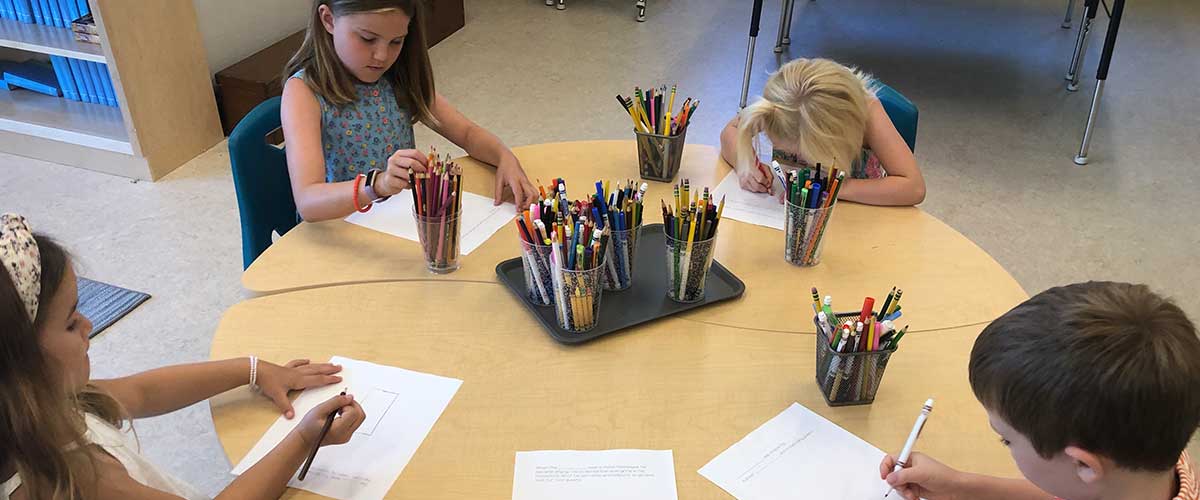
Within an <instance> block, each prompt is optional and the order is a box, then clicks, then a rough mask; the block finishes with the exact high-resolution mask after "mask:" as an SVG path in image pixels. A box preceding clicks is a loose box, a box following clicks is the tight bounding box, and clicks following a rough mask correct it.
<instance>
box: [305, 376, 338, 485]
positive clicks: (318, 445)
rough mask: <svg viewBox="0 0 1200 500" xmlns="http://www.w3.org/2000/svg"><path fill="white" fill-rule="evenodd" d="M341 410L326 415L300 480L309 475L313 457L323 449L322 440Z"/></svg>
mask: <svg viewBox="0 0 1200 500" xmlns="http://www.w3.org/2000/svg"><path fill="white" fill-rule="evenodd" d="M341 395H342V396H345V395H346V391H344V390H343V391H342V394H341ZM341 412H342V410H338V411H335V412H333V413H330V414H329V416H328V417H325V426H324V427H321V435H319V436H317V441H316V442H315V443H313V447H312V450H311V451H309V452H308V458H307V459H305V460H304V466H303V467H301V468H300V477H299V478H298V479H299V480H301V481H303V480H304V477H305V476H307V475H308V468H309V467H312V463H313V459H315V458H317V450H319V449H321V442H322V441H324V440H325V435H326V434H329V428H330V427H333V419H334V417H336V416H337V414H338V413H341Z"/></svg>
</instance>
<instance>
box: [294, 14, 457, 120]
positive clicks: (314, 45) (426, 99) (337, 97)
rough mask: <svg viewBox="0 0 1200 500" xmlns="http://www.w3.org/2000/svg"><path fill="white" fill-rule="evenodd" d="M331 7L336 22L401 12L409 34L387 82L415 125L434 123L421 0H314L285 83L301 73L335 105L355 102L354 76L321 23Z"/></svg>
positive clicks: (431, 84) (429, 67)
mask: <svg viewBox="0 0 1200 500" xmlns="http://www.w3.org/2000/svg"><path fill="white" fill-rule="evenodd" d="M322 5H325V6H328V7H329V10H330V11H331V12H333V15H334V17H337V16H343V15H346V14H354V13H360V12H379V11H384V10H392V9H399V10H400V11H401V12H404V14H405V15H407V16H408V17H409V19H410V20H409V23H408V35H407V36H405V37H404V48H403V49H401V50H400V57H399V58H397V59H396V62H395V63H393V64H392V67H390V68H388V69H387V71H386V72H385V73H384V75H383V78H386V79H388V81H389V82H390V83H391V84H392V89H393V90H394V91H395V93H396V103H397V104H399V105H400V106H401V107H404V108H407V109H408V110H409V111H410V112H411V113H412V116H413V121H414V122H418V121H419V122H422V123H425V124H427V125H428V124H436V123H437V120H436V119H435V118H434V117H433V113H432V112H431V111H430V109H432V108H433V100H434V96H435V95H437V94H435V91H434V85H433V66H432V65H430V63H429V46H428V45H427V43H426V38H425V7H424V5H423V2H422V1H421V0H315V1H314V2H313V8H312V16H311V17H310V18H309V24H308V33H307V34H305V35H304V43H303V44H301V45H300V50H299V51H297V52H296V55H294V56H292V59H291V60H290V61H288V63H287V66H286V67H285V68H284V72H283V80H284V82H285V83H286V82H287V79H288V78H291V76H292V75H294V74H296V72H297V71H300V70H304V81H305V83H307V84H308V87H309V88H311V89H312V91H313V92H314V93H316V94H317V95H319V96H321V97H322V98H324V99H325V101H326V102H328V103H330V104H332V105H334V106H344V105H346V104H349V103H351V102H353V101H354V100H355V97H356V93H355V89H354V76H353V75H351V74H350V72H349V71H348V70H347V69H346V67H345V66H344V65H342V61H341V59H338V56H337V52H336V51H335V50H334V47H333V36H332V35H330V34H329V32H327V31H325V25H324V24H322V22H321V10H320V9H321V6H322Z"/></svg>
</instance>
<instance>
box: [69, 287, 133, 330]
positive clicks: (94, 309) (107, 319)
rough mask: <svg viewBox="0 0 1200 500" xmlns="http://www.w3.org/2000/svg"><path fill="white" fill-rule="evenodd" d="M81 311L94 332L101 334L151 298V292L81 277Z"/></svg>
mask: <svg viewBox="0 0 1200 500" xmlns="http://www.w3.org/2000/svg"><path fill="white" fill-rule="evenodd" d="M77 283H78V284H79V313H80V314H82V315H84V316H85V317H87V319H88V320H90V321H91V322H92V334H91V335H89V338H91V337H95V336H97V335H100V332H102V331H104V329H105V328H108V327H109V326H112V324H113V323H116V322H117V320H119V319H121V318H123V317H124V316H125V315H126V314H129V312H130V311H133V310H134V308H136V307H137V306H139V305H141V304H142V302H145V301H146V300H148V299H149V298H150V294H148V293H143V292H138V291H134V290H130V289H128V288H121V287H119V286H115V285H110V284H108V283H101V282H99V281H94V280H90V279H87V278H82V277H81V278H79V280H78V282H77Z"/></svg>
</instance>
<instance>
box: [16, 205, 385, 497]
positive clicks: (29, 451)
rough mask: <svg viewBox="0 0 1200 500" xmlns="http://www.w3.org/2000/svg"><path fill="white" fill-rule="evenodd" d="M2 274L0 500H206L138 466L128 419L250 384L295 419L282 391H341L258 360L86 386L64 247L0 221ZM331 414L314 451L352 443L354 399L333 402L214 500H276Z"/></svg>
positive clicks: (328, 374)
mask: <svg viewBox="0 0 1200 500" xmlns="http://www.w3.org/2000/svg"><path fill="white" fill-rule="evenodd" d="M0 267H2V268H3V270H0V388H2V389H3V390H2V391H0V500H9V499H12V500H41V499H55V500H84V499H87V500H90V499H108V498H121V499H135V500H136V499H155V500H157V499H177V498H186V499H187V500H195V499H200V498H205V497H204V496H203V495H201V494H200V493H198V492H196V491H195V490H194V489H193V488H191V487H190V486H188V485H187V484H184V483H181V482H179V481H178V480H175V479H174V478H172V477H170V476H169V475H167V474H164V473H163V472H162V471H160V470H158V469H157V468H156V467H154V466H153V465H152V464H151V463H150V462H149V461H147V460H146V459H145V458H143V457H142V456H141V454H140V453H139V452H138V444H137V441H136V439H135V437H134V435H133V432H132V428H131V425H130V419H133V418H142V417H150V416H154V415H161V414H164V413H169V412H172V411H175V410H178V409H180V408H183V407H186V406H190V405H192V404H194V403H197V402H199V401H203V400H205V399H207V398H209V397H211V396H214V395H216V394H219V393H222V392H225V391H227V390H230V389H233V388H235V387H240V386H244V385H246V384H247V383H251V384H252V385H257V388H258V389H259V390H261V392H262V393H263V394H264V395H266V396H267V397H269V398H270V399H271V400H272V401H274V403H275V405H276V406H278V407H279V409H280V411H281V412H283V413H284V415H285V416H287V417H288V418H292V416H293V410H292V406H291V403H290V402H289V401H288V392H289V391H293V390H302V389H305V388H308V387H317V386H324V385H328V384H332V383H336V382H339V381H340V377H338V376H337V375H335V374H336V373H337V372H338V371H339V370H340V369H341V368H340V367H337V366H333V365H328V364H310V363H308V362H307V361H305V360H298V361H292V362H291V363H288V364H287V365H286V366H276V365H273V364H271V363H267V362H265V361H263V362H258V361H257V360H256V359H253V358H250V359H247V358H241V359H230V360H225V361H215V362H209V363H196V364H191V365H180V366H172V367H167V368H160V369H157V370H151V371H148V372H144V373H139V374H136V375H131V376H128V377H124V378H118V379H112V380H90V374H91V367H90V366H89V360H88V354H87V351H88V345H89V340H88V334H89V333H90V332H91V330H92V324H91V322H89V321H88V319H87V318H85V317H83V316H82V315H80V314H79V311H77V310H76V306H77V305H78V302H79V301H78V295H77V288H76V284H75V272H74V270H72V268H71V262H70V259H69V258H68V256H67V254H66V253H65V252H64V250H63V249H62V247H60V246H59V245H58V244H57V243H55V242H54V241H52V240H50V239H48V238H46V237H45V236H41V235H35V234H34V233H32V232H30V230H29V226H28V225H27V224H26V222H25V220H24V218H22V217H20V216H16V215H12V214H4V215H0ZM338 411H341V412H342V413H341V416H340V417H338V418H336V419H335V420H334V424H333V427H332V428H331V429H330V431H329V433H328V434H327V435H326V437H325V440H324V441H322V443H321V444H322V445H334V444H342V443H345V442H347V441H349V440H350V436H351V435H353V433H354V430H355V429H356V428H358V426H359V424H361V423H362V421H363V418H364V415H363V411H362V408H361V407H360V406H359V405H358V403H356V402H354V399H353V397H352V396H341V397H337V398H333V399H330V400H329V401H326V402H325V403H323V404H322V405H320V406H317V407H316V408H314V409H313V410H312V411H311V412H309V414H308V415H305V416H304V417H303V419H302V420H301V423H300V425H298V426H297V427H296V430H295V431H293V432H292V434H291V435H289V436H288V438H287V439H285V440H284V441H283V442H282V443H280V444H279V446H277V447H276V448H275V449H274V450H272V451H271V453H270V455H268V456H267V458H266V459H264V460H262V461H260V462H259V463H258V464H257V465H255V466H254V467H253V468H252V469H250V470H249V471H247V472H246V473H245V474H243V475H242V476H240V477H238V478H237V479H235V480H234V481H233V483H231V484H230V485H229V487H227V488H226V489H225V490H224V491H223V492H222V493H221V494H220V495H219V496H218V497H217V498H238V499H268V498H279V496H280V495H281V494H283V492H284V489H285V488H286V487H287V483H288V480H289V479H290V478H291V477H292V475H293V474H294V473H295V472H296V470H297V469H298V468H299V467H300V464H301V463H302V462H303V461H304V459H305V458H306V457H307V455H308V452H309V450H310V449H311V448H312V445H313V443H314V441H316V440H317V439H318V436H320V434H321V429H322V427H323V426H324V423H325V419H326V417H327V416H328V415H330V414H333V413H335V412H338Z"/></svg>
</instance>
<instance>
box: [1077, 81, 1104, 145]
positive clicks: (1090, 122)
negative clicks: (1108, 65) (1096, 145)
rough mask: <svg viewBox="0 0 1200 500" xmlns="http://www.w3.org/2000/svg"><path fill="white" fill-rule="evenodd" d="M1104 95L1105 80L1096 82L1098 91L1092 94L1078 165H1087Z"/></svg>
mask: <svg viewBox="0 0 1200 500" xmlns="http://www.w3.org/2000/svg"><path fill="white" fill-rule="evenodd" d="M1103 94H1104V80H1096V91H1095V93H1093V94H1092V109H1090V110H1088V119H1087V125H1086V126H1085V127H1084V128H1083V142H1081V143H1080V144H1079V154H1077V155H1075V164H1076V165H1087V163H1088V148H1089V147H1091V144H1092V129H1093V128H1095V126H1096V115H1097V114H1099V112H1100V97H1101V96H1102V95H1103Z"/></svg>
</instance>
